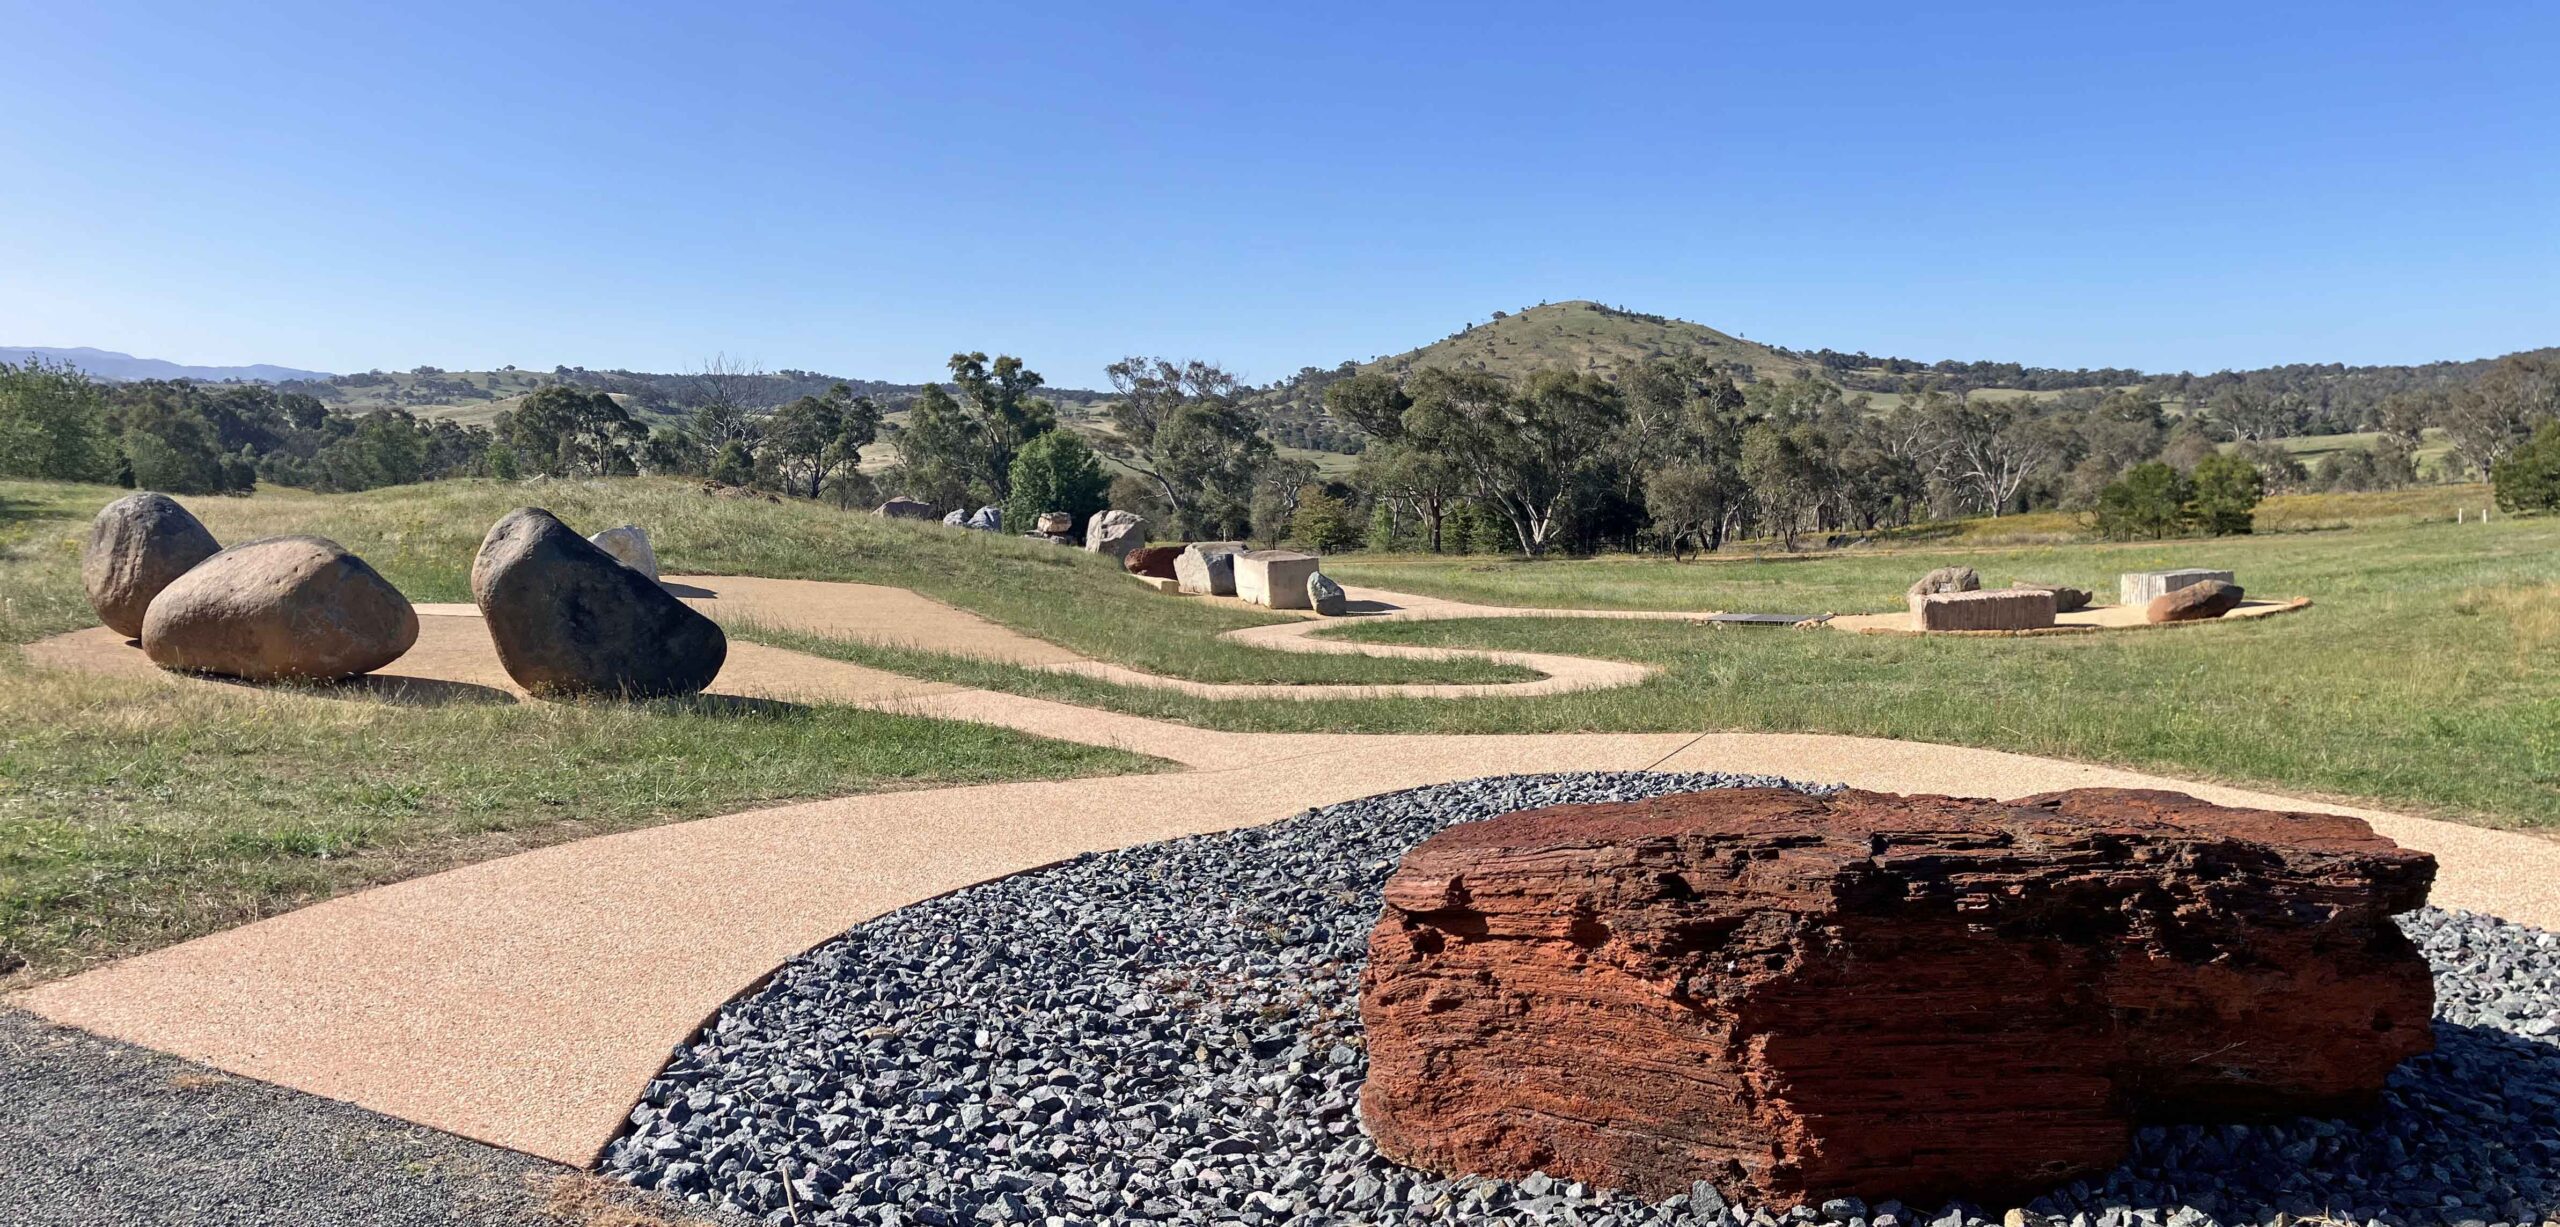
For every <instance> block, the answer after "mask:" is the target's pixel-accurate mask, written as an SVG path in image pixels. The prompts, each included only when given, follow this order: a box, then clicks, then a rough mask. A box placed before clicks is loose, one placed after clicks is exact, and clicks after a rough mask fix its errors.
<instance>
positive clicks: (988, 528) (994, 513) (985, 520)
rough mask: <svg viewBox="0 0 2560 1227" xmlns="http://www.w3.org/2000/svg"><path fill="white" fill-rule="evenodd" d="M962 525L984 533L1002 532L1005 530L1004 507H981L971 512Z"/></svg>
mask: <svg viewBox="0 0 2560 1227" xmlns="http://www.w3.org/2000/svg"><path fill="white" fill-rule="evenodd" d="M961 527H962V528H967V529H972V530H974V531H977V532H982V533H994V532H1002V531H1004V508H1002V507H981V508H979V509H977V510H976V511H972V512H970V513H969V518H968V520H967V521H965V522H963V523H962V524H961Z"/></svg>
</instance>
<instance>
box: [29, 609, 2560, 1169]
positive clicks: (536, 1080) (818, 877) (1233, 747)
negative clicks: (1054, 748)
mask: <svg viewBox="0 0 2560 1227" xmlns="http://www.w3.org/2000/svg"><path fill="white" fill-rule="evenodd" d="M1522 616H1528V615H1522ZM425 621H430V622H437V623H444V624H445V625H444V626H442V627H441V628H440V629H439V631H438V632H437V633H438V635H439V636H440V639H439V642H445V641H448V640H452V639H453V637H454V636H455V635H458V634H461V633H462V632H467V631H471V630H475V629H476V628H473V627H471V626H470V625H469V621H468V617H467V615H462V614H459V613H455V612H451V611H434V612H431V613H430V615H429V617H428V618H427V619H425ZM484 638H485V636H484ZM421 642H422V643H425V642H427V640H426V638H425V637H423V636H422V640H421ZM114 646H115V647H117V648H119V649H121V650H123V651H125V652H128V653H132V649H130V648H126V647H124V646H123V645H122V644H121V643H118V644H115V645H114ZM448 646H452V647H454V649H455V650H460V649H459V646H458V642H454V643H449V644H448ZM742 646H743V645H742ZM767 651H772V650H771V649H767ZM133 654H134V655H138V653H133ZM766 664H767V665H769V666H771V667H772V668H774V669H777V670H780V671H783V672H792V671H796V670H809V671H815V670H818V669H821V668H824V669H828V670H840V671H842V672H837V673H835V674H833V676H835V677H836V678H837V679H838V680H839V681H842V682H845V683H846V684H848V685H852V686H854V687H856V688H857V689H861V690H865V691H867V692H868V693H869V694H870V695H871V696H872V697H869V698H865V699H863V700H862V702H863V703H864V705H866V706H871V707H875V708H880V709H884V710H896V711H902V712H910V713H914V714H918V715H927V716H937V717H942V718H947V719H957V720H969V721H975V722H979V723H985V724H995V725H1002V726H1005V727H1009V728H1014V729H1019V730H1023V731H1025V732H1030V733H1035V734H1039V735H1042V736H1049V737H1058V738H1063V739H1066V740H1072V741H1078V742H1084V743H1088V744H1096V745H1109V746H1117V747H1121V748H1125V749H1129V750H1133V751H1137V752H1141V753H1146V754H1152V755H1156V756H1158V757H1162V758H1166V759H1170V760H1173V761H1175V762H1177V763H1180V764H1182V765H1183V766H1185V767H1187V768H1189V770H1187V771H1183V772H1179V773H1173V774H1164V775H1141V776H1119V777H1109V778H1101V779H1084V780H1068V781H1053V782H1039V783H1021V784H995V785H982V786H975V787H965V788H949V789H938V790H926V791H915V792H901V793H884V794H873V795H866V796H858V797H848V798H840V799H835V800H825V801H814V802H806V803H802V804H795V805H785V806H778V807H772V808H767V809H759V810H754V811H749V812H745V813H739V814H731V815H727V816H723V817H718V818H709V819H703V820H699V821H694V822H685V823H676V824H671V825H667V826H662V827H656V828H652V829H648V830H641V831H633V832H629V833H625V834H619V835H610V836H603V837H598V838H594V839H587V840H581V841H578V842H575V843H569V844H563V845H559V846H556V847H551V848H545V849H540V850H537V851H532V852H526V853H522V854H519V855H515V856H510V857H505V858H501V859H498V860H493V861H487V862H483V863H480V864H476V865H470V866H465V867H463V868H459V869H454V870H450V871H448V872H445V873H440V874H436V875H433V876H430V877H424V878H418V879H414V880H411V881H407V882H402V883H397V884H394V885H390V886H384V887H379V888H376V889H373V890H368V891H363V892H360V893H357V894H353V895H348V896H344V897H341V898H338V899H333V900H330V901H328V902H325V903H321V904H318V905H315V906H313V907H309V908H305V909H303V910H301V911H297V912H292V913H288V914H286V915H282V916H277V917H274V918H272V919H269V920H265V921H261V922H259V923H256V924H252V925H247V926H244V927H241V928H238V929H234V930H230V931H228V932H224V933H218V934H214V935H212V936H209V937H204V938H199V939H197V940H195V941H192V942H188V943H185V944H183V945H179V946H174V947H170V948H168V949H164V950H159V951H155V952H152V953H150V954H145V955H141V956H138V957H135V958H131V959H127V960H125V961H123V962H120V963H116V964H112V965H109V966H107V967H103V968H99V969H97V970H95V971H91V972H88V973H86V974H83V975H79V976H74V977H71V978H69V979H65V980H60V981H56V982H54V983H51V984H46V985H41V986H39V987H37V988H35V989H32V990H29V991H27V992H25V993H23V994H21V995H20V996H19V997H18V998H17V1002H18V1003H19V1004H21V1005H23V1006H25V1007H26V1008H28V1009H30V1010H32V1011H34V1012H35V1013H37V1014H40V1015H42V1016H44V1017H46V1018H48V1019H51V1020H53V1021H56V1022H60V1023H65V1024H69V1025H73V1026H78V1027H82V1028H85V1029H88V1030H91V1031H95V1032H98V1033H100V1034H104V1035H108V1036H112V1037H114V1038H117V1039H122V1040H126V1041H130V1042H133V1043H138V1044H143V1045H146V1046H149V1047H153V1048H158V1049H162V1050H165V1051H169V1052H173V1053H177V1054H179V1055H181V1056H185V1057H188V1058H190V1059H193V1060H196V1061H200V1062H203V1063H206V1064H209V1065H213V1066H215V1067H218V1068H221V1069H224V1070H228V1071H230V1072H233V1073H237V1074H241V1075H244V1076H248V1077H254V1078H261V1079H265V1080H268V1081H271V1082H277V1083H281V1084H283V1085H286V1086H291V1087H294V1088H297V1089H300V1090H304V1091H309V1092H312V1093H315V1094H320V1095H325V1096H329V1097H332V1098H336V1099H342V1100H347V1101H350V1102H353V1103H356V1104H360V1105H362V1106H364V1107H367V1108H371V1109H374V1110H376V1111H380V1112H385V1113H388V1114H391V1115H394V1116H399V1117H402V1118H405V1119H408V1120H413V1121H417V1122H420V1123H422V1124H426V1125H431V1126H434V1127H436V1128H439V1129H444V1130H448V1131H450V1132H454V1133H458V1134H462V1135H465V1136H468V1137H473V1138H477V1139H480V1140H482V1141H487V1142H491V1143H495V1144H498V1145H501V1146H507V1147H512V1148H515V1149H518V1150H522V1151H526V1152H529V1153H532V1154H537V1155H541V1156H544V1157H547V1158H551V1159H556V1160H559V1161H561V1162H564V1163H574V1164H586V1163H589V1162H591V1161H592V1160H593V1159H594V1157H595V1156H596V1154H597V1153H598V1151H599V1150H600V1149H601V1148H602V1147H603V1146H604V1144H605V1143H606V1142H607V1141H609V1140H610V1139H611V1138H612V1137H613V1136H614V1134H615V1133H616V1132H617V1131H618V1130H619V1129H620V1127H621V1124H622V1120H623V1117H624V1114H625V1113H626V1112H627V1111H628V1109H629V1107H630V1105H631V1103H632V1102H633V1101H634V1099H635V1098H636V1097H637V1096H638V1094H639V1092H640V1090H641V1088H642V1087H643V1086H644V1085H645V1084H646V1083H647V1082H648V1080H649V1079H650V1078H651V1077H652V1076H653V1075H654V1074H655V1073H656V1072H657V1070H658V1068H659V1067H660V1065H661V1064H662V1062H663V1061H664V1060H665V1058H666V1056H667V1054H668V1052H669V1050H670V1049H671V1048H672V1047H673V1046H674V1045H677V1044H679V1043H682V1042H683V1041H684V1040H686V1039H687V1038H688V1037H689V1036H690V1035H691V1034H692V1033H693V1031H694V1030H695V1028H696V1027H698V1026H699V1025H700V1023H701V1022H702V1021H703V1020H704V1019H705V1018H707V1017H708V1016H709V1015H710V1014H711V1013H712V1012H713V1011H715V1010H717V1009H718V1008H719V1006H720V1005H721V1004H722V1003H723V1002H725V1001H727V1000H728V999H730V998H731V997H732V996H734V995H735V994H737V993H739V992H742V991H744V990H746V989H749V988H751V987H753V986H754V985H755V984H756V983H758V982H759V981H760V980H761V979H762V978H763V977H764V976H765V975H766V974H767V973H769V972H770V971H771V970H772V969H773V968H774V967H775V966H776V965H778V964H779V963H781V962H782V961H783V960H785V959H787V958H789V957H790V956H792V955H793V954H795V953H798V952H799V951H802V950H805V949H807V948H809V947H810V946H813V945H816V944H818V943H821V942H824V941H826V940H828V939H829V938H832V937H834V936H835V935H836V934H838V933H840V932H842V931H844V930H845V929H847V928H849V927H851V926H853V925H855V924H858V923H860V922H862V921H864V920H867V919H870V918H872V917H875V916H878V915H880V914H881V913H883V912H886V911H889V910H891V909H893V908H897V907H901V906H904V905H906V904H909V903H913V902H915V901H917V900H920V899H924V898H929V897H931V896H934V895H937V894H941V893H945V892H947V891H950V890H953V889H957V888H959V887H962V886H966V885H969V884H971V883H975V882H981V881H985V880H988V879H990V878H995V877H1000V876H1003V875H1006V874H1010V873H1016V872H1020V871H1022V870H1026V869H1030V868H1035V867H1037V866H1040V865H1044V864H1049V863H1052V862H1055V861H1058V860H1060V859H1064V858H1066V857H1069V856H1073V855H1075V854H1077V853H1080V852H1085V851H1093V850H1101V849H1108V848H1116V847H1122V846H1126V845H1129V844H1134V843H1141V842H1146V841H1150V840H1157V839H1165V838H1170V837H1175V836H1181V835H1188V834H1196V833H1201V832H1207V831H1216V830H1222V829H1227V828H1232V827H1237V826H1245V825H1252V824H1257V823H1264V822H1270V821H1273V820H1275V819H1279V818H1282V817H1286V816H1288V815H1290V814H1293V813H1296V812H1298V811H1299V810H1302V809H1304V808H1306V807H1308V806H1311V805H1320V804H1326V803H1330V802H1333V801H1339V800H1345V799H1349V798H1352V797H1358V796H1366V795H1369V794H1373V793H1379V792H1387V791H1392V790H1395V789H1401V788H1409V787H1415V786H1419V785H1424V784H1432V783H1439V782H1443V781H1447V780H1452V779H1461V778H1465V777H1469V776H1477V775H1488V774H1497V773H1506V772H1537V771H1561V770H1587V769H1602V768H1607V769H1627V770H1635V769H1647V768H1652V769H1660V770H1725V771H1753V772H1769V773H1774V774H1780V775H1786V776H1791V777H1795V778H1798V779H1807V780H1819V781H1826V782H1840V783H1846V784H1851V785H1854V786H1857V787H1861V788H1871V789H1878V790H1883V791H1893V792H1935V793H1954V794H1961V795H1973V796H1999V797H2011V796H2021V795H2025V794H2029V793H2036V792H2044V791H2049V790H2053V789H2058V788H2071V787H2084V786H2115V787H2138V788H2176V789H2179V790H2182V791H2186V792H2190V793H2193V794H2195V795H2197V796H2199V797H2203V798H2206V799H2208V800H2212V801H2217V802H2222V803H2224V804H2234V805H2257V806H2269V807H2279V808H2290V809H2316V810H2328V811H2332V812H2340V813H2349V814H2355V815H2358V816H2360V817H2364V818H2366V819H2367V820H2368V821H2371V822H2372V823H2373V824H2374V826H2375V827H2376V829H2378V830H2380V831H2381V832H2382V833H2383V834H2385V835H2388V836H2390V837H2391V838H2393V839H2396V840H2399V841H2400V842H2402V843H2404V844H2408V845H2410V846H2413V847H2418V848H2424V849H2426V850H2428V851H2430V852H2433V853H2435V854H2436V856H2437V857H2438V859H2439V862H2440V864H2441V866H2442V871H2441V874H2440V877H2439V880H2438V886H2437V890H2436V892H2435V898H2436V900H2437V902H2439V903H2440V904H2443V905H2445V906H2449V907H2461V908H2470V909H2474V910H2478V911H2486V912H2493V913H2497V914H2500V915H2504V916H2507V917H2510V918H2512V919H2515V920H2518V921H2522V922H2525V923H2528V924H2534V925H2539V926H2543V927H2548V928H2560V892H2554V891H2552V890H2551V889H2550V887H2549V884H2550V883H2552V882H2554V881H2560V843H2555V842H2552V841H2547V840H2542V839H2537V838H2533V837H2531V836H2525V835H2518V834H2511V833H2501V832H2496V831H2488V830H2482V829H2478V828H2474V827H2466V826H2459V825H2455V824H2450V823H2443V822H2435V821H2429V820H2426V819H2420V818H2411V817H2404V816H2397V815H2392V814H2386V813H2379V812H2374V811H2369V810H2361V809H2355V808H2351V807H2342V806H2334V805H2326V804H2321V803H2316V802H2306V801H2301V800H2296V799H2292V798H2286V797H2281V796H2276V795H2272V794H2266V793H2260V792H2253V791H2249V790H2245V789H2238V788H2230V787H2223V786H2218V785H2210V784H2197V783H2191V782H2186V781H2180V780H2175V779H2170V778H2166V777H2161V776H2155V775H2148V774H2144V773H2140V772H2132V771H2121V770H2115V769H2111V768H2103V767H2092V766H2087V765H2083V764H2076V763H2068V762H2061V761H2057V760H2052V759H2042V758H2034V757H2029V756H2025V755H2016V754H2006V753H2001V752H1998V751H1990V750H1975V749H1965V748H1960V747H1953V746H1937V745H1926V744H1918V743H1909V742H1894V741H1881V740H1875V739H1870V738H1858V737H1836V736H1819V735H1797V734H1733V733H1720V734H1703V735H1692V734H1686V733H1657V734H1548V735H1521V736H1439V735H1376V736H1373V735H1348V734H1245V733H1222V732H1214V731H1210V730H1204V729H1195V728H1189V727H1185V726H1182V725H1176V724H1169V723H1165V722H1161V721H1155V720H1147V719H1142V718H1138V717H1133V716H1126V715H1119V714H1115V713H1109V712H1099V711H1093V710H1090V709H1085V708H1079V707H1073V706H1068V705H1065V704H1059V703H1053V702H1048V701H1045V700H1040V699H1032V698H1025V697H1022V696H1018V695H1010V694H1001V693H996V692H991V691H983V690H967V689H961V688H958V687H951V686H934V685H932V684H928V683H917V682H913V681H911V680H909V679H901V678H897V677H895V676H894V675H890V674H885V673H880V672H879V671H876V670H868V669H862V668H861V667H859V666H853V665H845V664H842V663H841V662H824V661H816V660H814V659H813V658H808V657H801V656H797V655H796V654H794V653H788V652H777V653H776V654H775V655H774V656H772V657H771V658H769V659H768V660H767V661H766ZM762 667H763V666H759V668H760V669H761V668H762ZM810 675H811V676H814V672H812V673H811V674H810ZM804 680H805V679H804ZM722 681H723V683H724V684H728V683H730V682H731V681H732V679H731V678H730V677H729V675H728V674H727V673H725V672H724V674H723V678H722Z"/></svg>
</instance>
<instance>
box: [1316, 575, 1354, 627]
mask: <svg viewBox="0 0 2560 1227" xmlns="http://www.w3.org/2000/svg"><path fill="white" fill-rule="evenodd" d="M1307 607H1308V608H1309V609H1313V610H1315V611H1316V612H1317V613H1320V614H1323V615H1324V616H1326V617H1328V618H1339V617H1341V616H1342V615H1344V614H1346V613H1349V612H1351V602H1350V600H1349V599H1348V598H1346V597H1344V596H1343V595H1342V585H1340V584H1337V583H1335V582H1333V577H1332V576H1330V575H1327V574H1325V573H1324V572H1322V571H1318V572H1316V573H1314V574H1312V575H1309V576H1308V577H1307Z"/></svg>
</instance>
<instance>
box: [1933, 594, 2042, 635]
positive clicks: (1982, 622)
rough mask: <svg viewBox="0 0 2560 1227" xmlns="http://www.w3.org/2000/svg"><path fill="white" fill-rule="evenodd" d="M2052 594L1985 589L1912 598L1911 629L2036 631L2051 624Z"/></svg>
mask: <svg viewBox="0 0 2560 1227" xmlns="http://www.w3.org/2000/svg"><path fill="white" fill-rule="evenodd" d="M2053 607H2054V601H2053V594H2052V593H2050V592H2045V591H2042V590H2040V589H2035V588H1986V589H1981V590H1978V591H1973V592H1942V593H1935V594H1931V595H1928V596H1914V597H1912V598H1911V628H1912V629H1913V630H1922V631H2037V630H2045V629H2047V628H2049V627H2051V626H2052V625H2053V612H2054V609H2053Z"/></svg>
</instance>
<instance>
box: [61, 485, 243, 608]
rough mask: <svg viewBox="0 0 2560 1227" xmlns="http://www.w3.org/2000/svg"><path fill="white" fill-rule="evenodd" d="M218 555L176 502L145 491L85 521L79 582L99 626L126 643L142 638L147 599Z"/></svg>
mask: <svg viewBox="0 0 2560 1227" xmlns="http://www.w3.org/2000/svg"><path fill="white" fill-rule="evenodd" d="M221 552H222V546H220V545H219V544H217V543H215V541H214V539H213V534H212V533H209V532H206V531H205V527H204V525H203V524H201V523H199V522H198V521H197V520H196V518H195V517H194V516H193V515H190V514H188V512H187V509H186V508H184V507H181V506H179V505H178V500H176V499H173V498H171V497H169V496H168V495H166V494H154V493H152V492H150V491H147V490H146V491H144V492H142V493H140V494H128V495H126V496H124V497H123V498H120V499H117V500H116V501H114V502H112V503H109V504H107V505H106V507H105V508H104V509H102V510H100V511H99V512H98V517H97V518H96V519H94V520H91V521H89V540H88V543H87V544H86V545H84V546H82V547H81V550H80V582H81V584H82V585H83V586H84V587H86V588H87V589H88V590H89V608H91V609H94V610H97V611H98V620H99V621H100V622H104V623H106V624H107V625H108V626H110V627H112V628H114V630H115V632H116V633H117V634H119V635H122V636H124V637H125V638H127V639H139V638H141V637H142V616H143V614H145V613H146V612H148V611H149V610H150V608H151V598H153V597H155V596H158V595H160V590H161V589H163V588H166V587H168V586H169V584H170V583H171V581H174V580H176V579H177V578H178V577H179V576H181V575H184V574H186V573H187V571H188V569H189V568H192V567H194V566H195V565H196V564H197V563H200V562H203V561H204V560H205V559H208V558H211V557H213V556H214V555H216V554H219V553H221Z"/></svg>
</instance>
